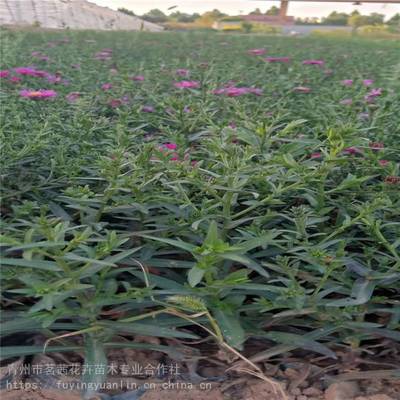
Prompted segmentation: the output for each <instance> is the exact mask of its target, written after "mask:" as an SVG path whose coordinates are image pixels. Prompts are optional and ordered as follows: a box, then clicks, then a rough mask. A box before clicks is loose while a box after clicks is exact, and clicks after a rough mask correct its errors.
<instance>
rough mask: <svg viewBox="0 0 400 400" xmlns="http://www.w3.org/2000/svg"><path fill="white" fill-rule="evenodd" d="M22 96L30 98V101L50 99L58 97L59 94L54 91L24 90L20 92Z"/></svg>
mask: <svg viewBox="0 0 400 400" xmlns="http://www.w3.org/2000/svg"><path fill="white" fill-rule="evenodd" d="M19 94H20V96H22V97H25V98H28V99H49V98H53V97H56V96H57V92H55V91H54V90H46V89H39V90H28V89H24V90H21V91H20V92H19Z"/></svg>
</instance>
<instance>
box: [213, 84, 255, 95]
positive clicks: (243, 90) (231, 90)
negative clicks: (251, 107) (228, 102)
mask: <svg viewBox="0 0 400 400" xmlns="http://www.w3.org/2000/svg"><path fill="white" fill-rule="evenodd" d="M212 93H213V94H216V95H220V94H222V95H225V96H228V97H238V96H242V95H245V94H249V93H251V94H255V95H256V96H261V95H262V89H258V88H249V87H236V86H228V87H224V88H221V89H215V90H213V92H212Z"/></svg>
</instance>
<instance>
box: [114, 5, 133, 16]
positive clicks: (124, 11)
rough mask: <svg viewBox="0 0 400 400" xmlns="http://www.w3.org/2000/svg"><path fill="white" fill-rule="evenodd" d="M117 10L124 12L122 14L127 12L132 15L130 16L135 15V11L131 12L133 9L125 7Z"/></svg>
mask: <svg viewBox="0 0 400 400" xmlns="http://www.w3.org/2000/svg"><path fill="white" fill-rule="evenodd" d="M118 11H119V12H122V13H124V14H127V15H130V16H132V17H135V16H136V15H135V13H134V12H133V11H131V10H128V9H127V8H123V7H122V8H118Z"/></svg>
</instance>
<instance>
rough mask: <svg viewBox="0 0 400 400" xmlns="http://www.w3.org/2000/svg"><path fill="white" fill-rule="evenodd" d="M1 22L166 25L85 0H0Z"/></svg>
mask: <svg viewBox="0 0 400 400" xmlns="http://www.w3.org/2000/svg"><path fill="white" fill-rule="evenodd" d="M0 25H12V26H37V27H42V28H50V29H66V28H69V29H94V30H110V31H116V30H128V31H140V30H143V31H153V32H157V31H162V30H163V29H164V28H163V27H161V26H159V25H156V24H153V23H151V22H147V21H144V20H142V19H140V18H137V17H134V16H130V15H126V14H124V13H121V12H119V11H114V10H111V9H109V8H107V7H101V6H98V5H97V4H93V3H90V2H88V1H86V0H0Z"/></svg>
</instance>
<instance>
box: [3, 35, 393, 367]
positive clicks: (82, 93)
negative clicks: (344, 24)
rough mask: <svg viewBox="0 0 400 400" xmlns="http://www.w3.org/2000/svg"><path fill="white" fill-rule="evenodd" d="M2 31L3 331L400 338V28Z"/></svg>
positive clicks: (96, 339) (350, 342)
mask: <svg viewBox="0 0 400 400" xmlns="http://www.w3.org/2000/svg"><path fill="white" fill-rule="evenodd" d="M2 40H3V46H2V48H3V56H2V61H3V66H2V72H1V74H2V75H1V76H2V89H1V99H2V114H3V121H2V135H3V138H2V146H3V147H2V157H1V163H2V167H1V168H2V196H3V199H2V218H3V220H2V230H3V236H2V240H1V242H2V279H3V281H2V290H3V292H2V296H3V297H2V301H3V307H4V309H5V311H4V313H3V320H4V321H3V322H4V325H3V330H2V334H3V335H15V334H16V333H18V332H22V331H23V332H25V333H27V332H28V333H29V332H32V333H34V332H38V331H40V332H42V334H43V335H44V337H46V338H52V337H54V336H55V335H62V334H65V333H77V334H82V335H83V336H84V338H85V344H84V345H85V346H86V354H87V357H92V358H93V357H97V358H96V359H97V360H102V359H103V358H104V353H103V350H102V349H103V348H105V349H106V348H109V347H116V346H118V345H119V344H118V343H119V342H120V340H119V338H118V337H119V336H126V335H128V336H129V335H132V334H144V335H149V336H158V337H178V338H185V340H186V341H187V342H188V341H190V340H191V339H196V340H198V337H199V336H204V335H207V334H208V333H207V331H205V330H204V329H201V328H200V327H199V326H198V325H196V324H200V325H203V326H204V327H206V328H207V329H209V332H213V333H214V334H215V337H217V338H219V340H221V341H222V340H224V341H225V342H227V343H228V344H229V345H230V346H233V347H235V348H237V349H239V350H240V349H242V348H243V345H244V343H245V342H246V341H247V340H249V339H250V338H258V339H259V340H260V341H264V342H265V351H264V352H263V353H259V354H256V355H254V357H253V359H254V360H262V359H266V358H270V357H273V356H276V355H278V354H280V353H281V352H285V351H289V350H292V349H295V348H305V349H309V350H312V351H315V352H317V353H322V354H324V355H326V356H329V357H335V351H336V350H337V349H338V348H340V347H343V346H344V347H347V346H350V347H351V348H353V349H357V348H359V347H360V346H362V345H363V343H365V342H366V341H371V340H381V339H382V338H384V339H385V340H388V343H390V341H391V340H398V339H399V333H398V331H397V329H398V328H399V318H400V312H399V300H400V297H399V295H400V291H399V278H400V272H399V270H400V250H399V247H400V234H399V233H400V213H399V210H400V196H399V188H400V186H399V182H400V173H399V165H400V164H399V162H400V158H399V148H400V142H399V135H400V113H399V106H400V97H399V93H400V80H399V77H400V64H399V63H400V47H399V45H398V44H396V43H390V42H386V43H384V42H373V41H368V42H367V41H361V40H354V41H346V42H344V41H340V40H337V41H333V40H328V39H326V40H325V39H294V38H265V37H262V36H228V35H218V34H211V35H204V34H195V33H192V34H176V33H164V34H148V33H137V34H136V33H90V32H86V33H72V32H71V33H68V36H67V37H66V38H65V36H61V35H60V34H57V33H54V34H50V33H36V34H30V33H25V34H22V33H7V34H4V35H2ZM249 50H252V51H250V52H249ZM22 67H23V68H22ZM195 322H196V324H195ZM76 338H77V336H69V337H65V338H63V339H62V341H53V342H51V343H49V345H48V347H47V349H48V351H52V350H57V351H59V350H60V349H61V350H71V349H78V348H80V347H79V346H80V344H79V343H80V342H77V341H76ZM273 342H275V343H276V346H273V345H272V344H271V343H273ZM129 345H131V346H135V345H136V346H138V344H133V343H123V344H122V346H124V347H126V346H129ZM143 346H146V345H143ZM147 346H149V347H150V348H154V349H156V350H160V351H165V352H167V353H168V352H173V351H175V350H174V349H173V348H172V347H167V346H155V345H154V346H152V345H150V344H148V345H147ZM42 350H43V345H37V346H34V345H33V344H32V343H31V342H29V338H28V339H26V343H25V345H21V346H6V347H5V348H4V349H3V355H4V356H5V357H7V356H10V357H11V356H15V355H18V354H32V353H35V352H41V351H42Z"/></svg>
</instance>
